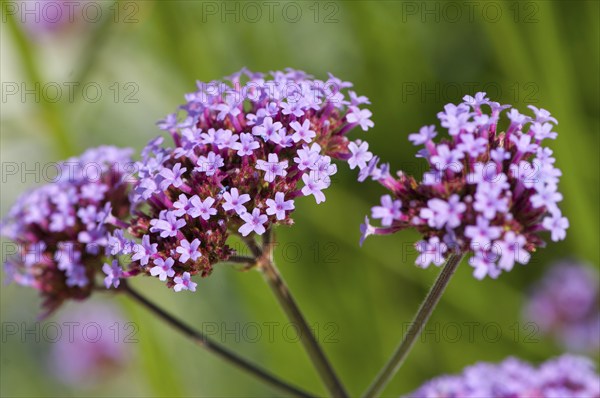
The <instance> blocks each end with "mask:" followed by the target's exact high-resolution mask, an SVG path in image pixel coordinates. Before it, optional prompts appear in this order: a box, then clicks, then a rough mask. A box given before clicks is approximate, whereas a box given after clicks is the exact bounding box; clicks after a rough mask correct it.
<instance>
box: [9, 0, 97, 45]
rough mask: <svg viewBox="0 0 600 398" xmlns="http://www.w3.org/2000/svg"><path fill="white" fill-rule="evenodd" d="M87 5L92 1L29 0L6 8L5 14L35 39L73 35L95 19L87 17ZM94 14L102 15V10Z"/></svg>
mask: <svg viewBox="0 0 600 398" xmlns="http://www.w3.org/2000/svg"><path fill="white" fill-rule="evenodd" d="M87 3H92V1H90V0H83V1H82V2H77V3H74V2H72V1H69V0H31V1H27V2H22V3H14V5H13V8H12V9H10V10H9V9H8V8H7V9H6V10H5V12H11V13H12V14H13V15H15V19H16V20H17V22H21V23H23V25H24V27H25V28H26V30H27V31H28V32H29V33H31V34H32V35H33V36H35V37H37V36H42V35H50V34H52V35H56V34H57V33H65V34H67V33H68V32H70V33H71V34H73V33H74V32H73V31H72V30H73V29H77V28H79V29H81V30H82V29H83V28H84V27H85V26H86V25H90V23H91V22H92V21H94V19H95V17H91V14H90V17H91V18H90V17H88V15H87V9H88V4H87ZM96 7H98V5H97V6H96ZM104 11H105V12H107V11H108V10H104ZM96 12H99V13H102V9H97V11H96Z"/></svg>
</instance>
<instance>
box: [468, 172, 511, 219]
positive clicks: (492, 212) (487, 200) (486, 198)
mask: <svg viewBox="0 0 600 398" xmlns="http://www.w3.org/2000/svg"><path fill="white" fill-rule="evenodd" d="M495 186H497V185H496V183H493V182H485V181H483V182H480V183H479V185H478V187H477V192H476V193H475V203H474V204H473V208H474V209H475V210H477V211H478V212H480V213H481V214H482V215H483V216H484V217H485V218H487V219H488V220H493V219H494V217H496V213H505V212H507V211H508V199H507V198H501V197H499V196H498V195H499V194H500V192H499V191H498V190H496V189H494V187H495Z"/></svg>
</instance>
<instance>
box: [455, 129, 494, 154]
mask: <svg viewBox="0 0 600 398" xmlns="http://www.w3.org/2000/svg"><path fill="white" fill-rule="evenodd" d="M460 139H461V143H460V144H458V145H457V146H456V148H457V149H458V150H459V151H462V152H464V153H466V154H467V155H469V156H471V157H472V158H477V156H479V155H480V154H482V153H485V152H486V150H487V145H488V141H487V140H486V139H485V138H481V137H479V138H475V136H474V135H473V134H463V135H462V136H461V137H460Z"/></svg>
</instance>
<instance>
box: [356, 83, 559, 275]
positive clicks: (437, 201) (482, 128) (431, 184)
mask: <svg viewBox="0 0 600 398" xmlns="http://www.w3.org/2000/svg"><path fill="white" fill-rule="evenodd" d="M487 108H489V109H490V110H491V112H486V109H487ZM508 108H510V106H507V105H500V104H499V103H496V102H492V101H490V100H489V99H487V98H486V96H485V93H477V94H475V96H473V97H471V96H466V97H465V102H463V103H461V104H458V105H454V104H448V105H446V106H445V107H444V111H443V112H440V113H438V118H439V119H440V121H441V125H442V127H445V128H447V129H448V137H446V138H442V139H441V140H440V142H439V143H435V142H433V138H434V137H436V133H435V127H434V126H425V127H423V128H422V129H421V130H420V132H419V133H418V134H411V135H410V136H409V140H410V141H411V142H413V143H414V144H415V145H423V146H424V147H423V148H422V149H421V150H419V152H418V155H417V157H418V158H423V159H425V160H426V161H427V163H428V168H429V170H427V171H426V172H425V173H424V174H423V179H422V181H421V182H418V181H417V180H416V179H415V178H414V177H412V176H410V175H408V174H406V173H404V172H398V177H397V178H394V177H392V176H391V175H390V173H389V172H388V171H387V170H385V173H382V172H379V170H378V169H377V166H376V164H377V161H374V162H372V164H371V163H369V165H368V166H366V167H365V164H366V162H365V163H363V164H362V165H361V166H362V167H363V170H366V171H365V172H364V173H363V170H361V175H360V180H361V181H362V180H365V179H366V178H367V177H368V176H369V175H372V176H374V177H373V179H374V180H376V181H378V182H379V183H380V184H381V185H383V186H384V187H385V188H386V189H388V190H389V191H391V197H390V196H389V195H384V197H383V198H385V200H386V201H388V197H390V199H389V200H398V201H399V203H401V206H400V207H399V208H398V209H397V212H396V215H395V217H394V218H393V221H391V222H390V219H389V218H382V228H378V227H374V226H370V225H368V223H366V224H364V225H362V226H361V243H362V242H363V241H364V239H365V238H366V237H367V236H369V235H380V234H388V233H393V232H395V231H399V230H402V229H406V228H415V229H417V230H418V231H419V232H420V233H421V234H422V235H423V240H422V241H420V242H418V243H417V246H419V247H418V248H419V252H420V253H421V254H420V255H419V257H418V259H417V263H418V264H419V265H421V266H423V264H428V263H429V262H432V261H433V260H432V257H431V255H429V252H431V253H433V254H442V257H443V258H444V259H445V258H447V257H448V256H449V255H450V254H451V253H463V254H468V255H469V256H470V258H469V264H470V265H471V266H472V267H473V268H474V275H475V277H476V278H478V279H481V278H483V277H485V276H490V277H492V278H496V277H498V275H500V273H501V272H503V271H509V270H511V269H512V268H513V266H514V264H516V263H519V264H527V263H528V262H529V260H530V257H531V253H532V252H534V251H535V250H536V248H538V247H543V245H544V242H543V240H542V237H541V233H542V232H545V231H547V232H550V235H551V239H552V240H553V241H557V240H562V239H564V238H565V235H566V229H567V228H568V227H569V222H568V220H567V218H565V217H564V216H563V215H562V214H561V212H560V210H559V208H558V203H559V202H560V201H561V200H562V199H563V196H562V194H561V193H560V192H559V191H558V182H559V178H560V176H561V175H562V173H561V171H560V170H559V169H557V168H556V167H555V165H554V163H555V159H554V158H553V157H552V151H551V150H550V149H549V148H545V147H543V146H542V141H543V140H544V139H547V138H550V139H554V138H556V133H555V132H553V131H552V129H553V128H554V124H556V119H554V118H552V117H551V116H550V113H548V111H546V110H543V109H537V108H535V107H530V108H531V109H532V110H533V111H534V113H535V117H534V118H531V117H528V116H525V115H522V114H520V113H519V112H518V111H517V110H515V109H510V110H508V111H506V110H507V109H508ZM504 111H505V114H507V117H508V119H509V120H510V124H509V125H508V127H507V130H506V131H499V130H498V125H499V122H500V119H501V116H502V112H504ZM348 149H349V150H350V152H351V154H352V155H351V157H350V159H349V163H350V165H351V167H353V166H354V167H355V166H356V165H358V161H357V160H356V159H360V156H361V154H362V153H365V152H366V150H367V148H366V147H364V148H362V150H359V147H358V146H356V145H355V146H353V147H350V146H349V147H348ZM375 159H377V157H375ZM382 200H383V199H382ZM372 211H373V217H375V218H381V217H380V216H381V214H382V213H381V212H382V208H381V206H375V207H373V209H372ZM433 238H437V240H436V241H435V242H443V243H444V244H446V245H447V250H446V251H442V250H438V251H437V252H435V253H434V251H433V250H429V251H426V252H425V250H426V249H430V248H429V246H428V245H429V242H431V239H433ZM438 257H439V256H438Z"/></svg>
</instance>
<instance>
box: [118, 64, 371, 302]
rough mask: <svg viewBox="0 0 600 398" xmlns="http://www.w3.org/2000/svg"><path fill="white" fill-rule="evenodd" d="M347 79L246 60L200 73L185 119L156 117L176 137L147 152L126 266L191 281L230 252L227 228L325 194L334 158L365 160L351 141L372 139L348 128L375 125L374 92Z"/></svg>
mask: <svg viewBox="0 0 600 398" xmlns="http://www.w3.org/2000/svg"><path fill="white" fill-rule="evenodd" d="M347 87H349V86H348V85H347V83H343V82H341V81H340V80H339V79H337V78H335V77H333V76H331V77H330V78H329V79H328V80H326V81H322V80H316V79H312V78H311V77H310V76H308V75H306V74H305V73H303V72H300V71H294V70H291V69H290V70H286V71H285V72H273V73H272V74H271V77H269V76H267V75H263V74H259V73H251V72H249V71H247V70H245V69H244V70H242V71H241V72H239V73H236V74H234V75H233V76H232V77H231V78H229V81H226V82H211V83H198V90H197V91H195V92H193V93H190V94H187V95H186V99H187V103H186V104H185V105H183V106H182V107H181V109H183V110H184V111H185V112H186V115H185V117H184V118H183V121H181V122H179V121H178V119H177V116H174V115H169V116H167V118H165V120H164V121H162V122H160V123H159V127H160V128H161V129H163V130H166V131H168V133H169V134H170V135H171V137H172V139H173V145H170V146H163V140H162V139H161V138H158V139H154V140H152V141H151V142H150V143H149V144H148V146H147V147H146V149H144V151H143V152H142V159H141V161H140V162H139V164H138V169H139V173H138V180H137V182H136V184H135V186H134V189H133V192H132V194H131V201H132V203H133V206H132V211H133V214H134V217H133V219H132V220H131V225H130V226H129V227H128V228H126V230H127V231H126V232H127V235H128V236H130V237H132V239H130V241H129V246H130V247H133V248H135V249H136V250H133V251H131V254H132V257H131V259H132V262H131V264H130V265H129V268H128V271H127V272H128V275H135V274H146V275H148V274H149V275H155V276H159V278H161V280H164V281H165V282H166V283H167V286H169V287H172V288H176V289H175V290H177V291H180V290H186V289H185V288H186V286H188V285H186V284H185V283H183V282H185V281H187V280H188V279H186V276H185V275H186V273H187V274H189V275H190V276H194V275H197V274H200V275H202V276H207V275H209V274H210V273H211V271H212V267H213V265H214V264H215V263H217V262H220V261H226V260H227V259H228V258H229V257H230V256H231V255H232V254H234V250H233V248H232V247H231V246H230V245H229V244H228V240H229V237H230V235H238V236H242V237H247V239H254V238H255V236H256V235H261V234H264V233H265V232H266V231H267V229H270V228H272V227H273V226H274V225H277V224H288V225H290V224H292V223H293V220H292V218H291V216H292V213H293V212H294V210H295V205H294V201H295V200H296V199H297V198H298V197H302V196H311V195H312V196H314V198H315V200H316V202H317V203H320V202H323V201H325V193H324V192H323V191H324V190H325V189H326V188H328V187H329V186H330V185H331V176H332V175H333V174H335V173H336V172H337V167H336V165H335V164H333V161H334V160H335V159H337V160H342V161H345V162H347V163H348V164H350V165H351V166H352V167H353V168H354V167H356V166H358V167H359V169H362V168H363V167H366V162H367V161H368V160H370V157H369V154H368V153H365V152H364V151H363V152H360V153H358V152H357V151H356V150H355V148H361V149H360V151H362V150H363V149H364V150H365V151H366V150H367V149H368V144H367V143H366V142H360V141H358V142H352V141H350V140H349V139H348V138H347V134H348V132H349V131H350V130H351V129H353V128H354V127H358V126H360V127H361V128H362V129H367V128H369V127H370V126H372V122H371V121H370V116H371V113H370V112H369V111H368V110H366V109H361V108H359V106H360V105H361V104H365V103H368V100H367V99H366V98H364V97H358V96H357V95H356V94H353V96H352V97H351V98H347V97H348V94H347V92H346V89H347ZM351 103H352V105H350V104H351ZM140 239H142V240H143V241H142V243H141V244H139V243H136V242H138V240H140ZM112 254H113V255H124V254H128V253H126V252H125V251H120V252H119V251H116V252H114V253H112ZM157 262H158V263H157ZM171 262H172V264H171ZM149 264H150V265H149ZM167 265H169V266H168V269H167V268H165V267H166V266H167ZM182 283H183V284H182ZM190 286H191V285H190ZM187 290H193V289H191V288H189V289H187Z"/></svg>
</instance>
